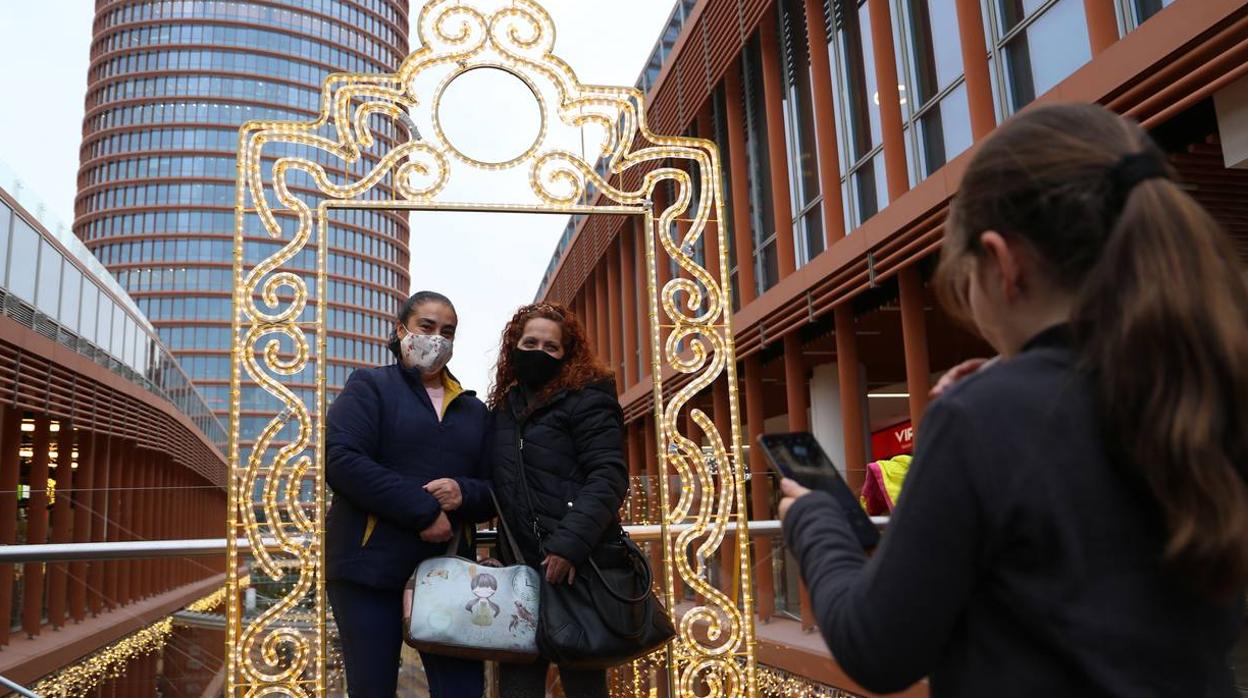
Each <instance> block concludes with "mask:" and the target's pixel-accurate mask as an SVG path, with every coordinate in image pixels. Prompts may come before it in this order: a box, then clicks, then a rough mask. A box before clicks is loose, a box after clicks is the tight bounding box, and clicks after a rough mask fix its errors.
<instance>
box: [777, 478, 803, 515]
mask: <svg viewBox="0 0 1248 698" xmlns="http://www.w3.org/2000/svg"><path fill="white" fill-rule="evenodd" d="M780 491H781V492H783V493H784V499H781V500H780V520H781V521H784V517H785V515H786V514H788V513H789V507H791V506H793V502H796V501H797V500H799V499H801V498H802V497H805V496H806V495H808V494H810V490H808V489H806V488H805V487H802V486H801V485H799V484H797V482H796V481H795V480H790V479H789V478H787V477H786V478H784V479H783V480H781V481H780Z"/></svg>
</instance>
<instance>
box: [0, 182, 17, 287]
mask: <svg viewBox="0 0 1248 698" xmlns="http://www.w3.org/2000/svg"><path fill="white" fill-rule="evenodd" d="M15 217H16V216H14V215H13V209H11V208H9V206H8V204H6V203H4V202H3V201H0V288H8V284H7V281H8V279H7V278H6V272H7V271H8V266H9V230H10V228H11V227H12V223H13V219H14V218H15Z"/></svg>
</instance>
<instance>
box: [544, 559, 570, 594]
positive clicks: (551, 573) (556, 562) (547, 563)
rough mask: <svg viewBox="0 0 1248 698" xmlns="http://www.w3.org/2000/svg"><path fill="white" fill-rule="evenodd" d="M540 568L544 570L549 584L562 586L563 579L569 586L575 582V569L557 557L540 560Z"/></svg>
mask: <svg viewBox="0 0 1248 698" xmlns="http://www.w3.org/2000/svg"><path fill="white" fill-rule="evenodd" d="M542 566H543V567H545V568H546V581H548V582H550V583H551V584H563V580H564V579H565V578H566V579H567V580H568V585H569V586H570V585H571V584H572V582H574V581H576V568H575V567H573V566H572V563H571V562H568V561H567V560H566V559H564V558H562V557H559V556H558V555H547V556H546V559H545V560H542Z"/></svg>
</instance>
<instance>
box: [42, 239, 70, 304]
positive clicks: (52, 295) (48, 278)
mask: <svg viewBox="0 0 1248 698" xmlns="http://www.w3.org/2000/svg"><path fill="white" fill-rule="evenodd" d="M40 248H41V249H40V250H39V285H38V290H37V291H36V292H35V307H36V308H38V309H39V310H41V311H43V312H44V313H45V314H47V315H48V316H49V317H56V316H57V311H59V310H60V302H61V265H62V264H64V262H65V259H64V258H63V257H61V253H60V252H59V251H57V249H56V247H54V246H53V245H52V243H51V242H50V241H48V240H41V241H40Z"/></svg>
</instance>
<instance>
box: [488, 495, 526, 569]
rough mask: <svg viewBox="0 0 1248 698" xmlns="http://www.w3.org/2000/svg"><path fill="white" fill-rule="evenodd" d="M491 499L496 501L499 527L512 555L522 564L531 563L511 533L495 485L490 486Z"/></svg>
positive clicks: (495, 511)
mask: <svg viewBox="0 0 1248 698" xmlns="http://www.w3.org/2000/svg"><path fill="white" fill-rule="evenodd" d="M490 501H492V502H494V513H496V514H498V528H499V530H501V531H502V532H503V541H504V542H506V543H507V547H509V548H510V549H511V556H512V557H513V558H515V560H516V561H517V562H519V563H520V564H522V565H527V564H529V563H528V561H527V560H525V559H524V553H523V552H522V551H521V550H520V546H519V545H516V537H515V536H513V535H511V526H508V525H507V517H505V516H503V508H502V507H501V506H499V505H498V497H497V496H495V494H494V488H493V487H491V488H490Z"/></svg>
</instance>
